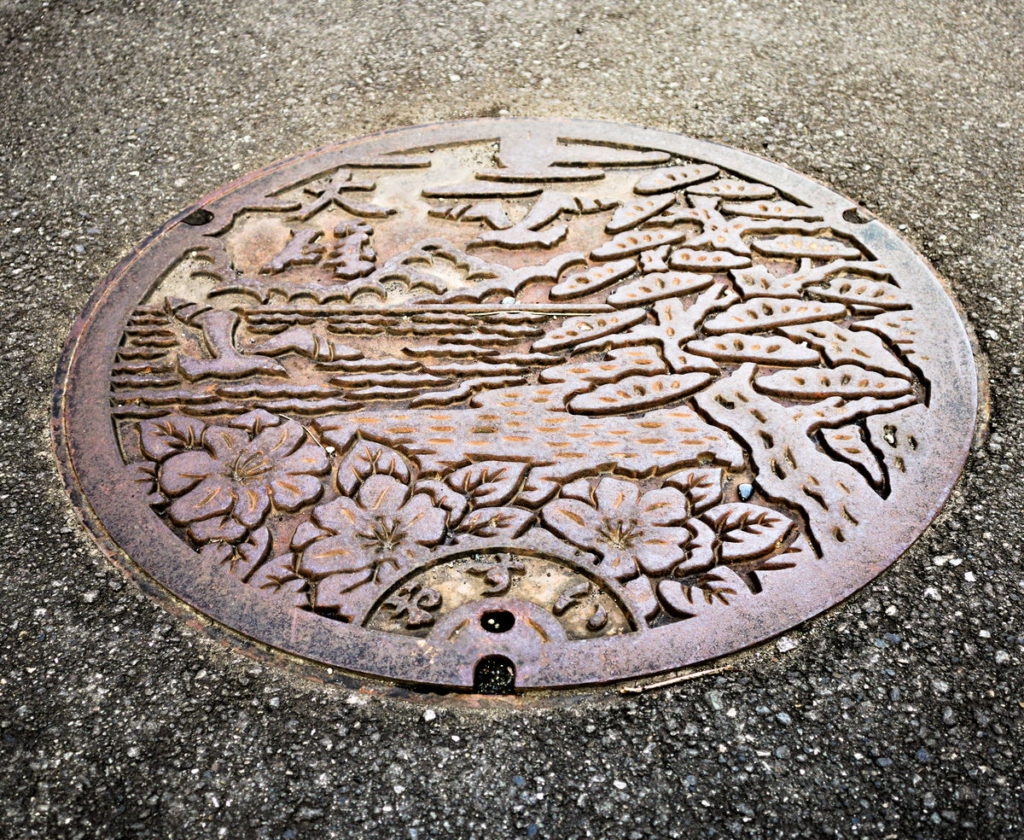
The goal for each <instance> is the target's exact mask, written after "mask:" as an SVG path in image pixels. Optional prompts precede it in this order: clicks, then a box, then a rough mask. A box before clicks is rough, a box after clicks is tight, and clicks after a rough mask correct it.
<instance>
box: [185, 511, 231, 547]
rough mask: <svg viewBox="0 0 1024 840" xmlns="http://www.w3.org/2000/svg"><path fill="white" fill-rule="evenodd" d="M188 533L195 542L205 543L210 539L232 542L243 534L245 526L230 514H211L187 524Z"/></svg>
mask: <svg viewBox="0 0 1024 840" xmlns="http://www.w3.org/2000/svg"><path fill="white" fill-rule="evenodd" d="M188 535H189V536H190V537H191V538H192V539H193V540H195V541H196V542H197V543H207V542H210V541H211V540H219V541H221V542H228V543H233V542H238V541H239V540H240V539H242V537H244V536H245V528H243V527H242V526H241V525H239V524H238V523H237V522H235V520H234V519H232V518H231V517H230V516H211V517H210V518H209V519H201V520H200V521H198V522H193V523H192V524H191V525H189V526H188Z"/></svg>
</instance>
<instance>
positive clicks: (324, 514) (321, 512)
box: [313, 496, 363, 535]
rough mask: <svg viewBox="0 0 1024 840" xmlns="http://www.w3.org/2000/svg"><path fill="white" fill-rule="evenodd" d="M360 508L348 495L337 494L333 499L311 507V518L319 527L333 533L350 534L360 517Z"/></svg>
mask: <svg viewBox="0 0 1024 840" xmlns="http://www.w3.org/2000/svg"><path fill="white" fill-rule="evenodd" d="M362 512H363V511H362V508H360V507H359V504H358V502H356V501H355V500H354V499H350V498H349V497H348V496H339V497H338V498H337V499H335V500H334V501H331V502H328V503H327V504H324V505H320V506H319V507H317V508H314V509H313V519H314V520H316V523H317V524H318V525H319V526H320V527H321V528H326V529H327V530H328V531H332V532H334V533H335V534H349V535H351V534H352V533H353V532H354V531H355V529H356V526H357V525H358V524H359V521H360V519H361V518H362Z"/></svg>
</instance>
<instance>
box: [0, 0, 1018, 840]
mask: <svg viewBox="0 0 1024 840" xmlns="http://www.w3.org/2000/svg"><path fill="white" fill-rule="evenodd" d="M1022 32H1024V5H1022V4H1021V3H1018V2H979V3H952V2H940V3H926V2H921V0H908V1H907V2H895V1H894V0H888V2H883V1H882V0H878V2H831V1H830V0H805V2H798V0H793V2H763V3H760V2H747V3H744V2H727V1H726V0H722V2H706V3H699V4H698V3H690V2H655V0H645V2H580V0H570V2H501V3H499V2H487V3H484V2H466V3H455V2H424V3H409V2H358V3H357V2H347V0H344V1H342V2H330V3H328V2H319V3H317V2H309V0H288V2H281V0H262V1H261V2H253V0H232V2H225V0H205V2H176V3H172V2H165V3H157V2H150V3H141V2H139V3H129V2H117V1H116V0H63V1H62V2H51V3H46V2H38V0H25V2H17V1H16V0H2V1H0V37H2V39H3V44H4V47H3V49H2V50H0V257H2V260H0V273H2V277H3V283H2V285H0V299H2V310H0V312H2V321H0V323H2V326H3V330H2V333H0V345H2V360H3V372H2V376H0V389H2V400H0V417H2V424H3V425H2V428H0V447H2V457H0V534H2V538H3V554H2V560H0V563H2V565H0V837H3V838H18V839H19V840H20V838H48V839H49V840H52V839H53V838H79V837H80V838H104V840H111V839H112V838H220V837H226V838H245V840H250V838H251V839H252V840H256V839H257V838H259V839H260V840H262V838H268V839H269V838H282V840H285V839H286V838H287V839H290V838H318V840H319V838H345V840H350V838H362V837H367V838H381V840H383V839H384V838H396V839H397V838H403V839H404V838H409V840H427V839H428V838H479V840H485V838H486V840H490V839H491V838H495V840H498V839H499V838H500V840H505V839H506V838H515V837H538V838H554V839H555V840H571V839H572V838H585V837H595V838H630V840H634V839H635V840H640V839H641V838H669V837H680V838H683V837H685V838H692V837H721V838H741V837H751V838H780V837H786V838H800V837H806V838H821V837H843V838H848V837H867V838H900V839H901V840H903V838H929V839H930V838H961V837H972V838H1011V837H1016V836H1020V834H1021V832H1022V831H1024V783H1022V777H1021V763H1022V760H1024V747H1022V731H1021V730H1022V718H1024V708H1022V706H1024V679H1022V674H1021V667H1022V662H1024V623H1022V619H1021V617H1022V597H1024V571H1022V568H1021V547H1022V542H1024V540H1022V537H1021V532H1020V531H1018V528H1020V527H1021V521H1022V516H1024V504H1022V495H1021V471H1022V464H1021V445H1022V443H1024V441H1022V437H1024V406H1022V387H1021V365H1022V361H1021V348H1020V341H1019V330H1020V325H1021V323H1022V311H1021V309H1022V299H1024V269H1022V268H1021V266H1022V264H1024V239H1022V228H1021V217H1022V207H1024V190H1022V186H1024V177H1022V175H1024V172H1022V161H1024V134H1022V129H1024V101H1022V93H1024V66H1022V58H1024V37H1022ZM505 114H509V115H513V116H531V115H532V116H585V117H593V118H604V119H610V120H617V121H623V122H630V123H637V124H644V125H650V126H654V127H657V128H663V129H669V130H674V131H679V132H683V133H687V134H691V135H694V136H696V137H700V138H706V139H714V140H718V141H721V142H724V143H728V144H731V145H734V146H737V147H740V148H743V149H747V150H750V151H754V152H757V153H760V154H763V155H766V156H768V157H770V158H773V159H775V160H778V161H781V162H783V163H785V164H787V165H789V166H791V167H793V168H795V169H797V170H799V171H801V172H804V173H806V174H808V175H811V176H814V177H817V178H819V179H821V180H823V181H825V182H827V183H829V184H831V185H832V186H834V187H836V188H837V189H838V190H839V191H841V192H843V193H845V194H847V195H849V196H850V197H852V198H854V199H856V200H857V201H859V202H861V203H862V204H863V205H865V206H866V207H867V208H869V209H870V210H871V211H873V212H874V213H876V214H877V215H878V216H879V217H881V218H882V219H883V220H884V221H886V222H888V223H890V224H892V225H893V226H898V227H899V229H900V230H901V232H902V233H903V234H904V235H905V236H906V237H907V238H908V239H909V240H910V241H911V242H912V243H913V244H914V245H915V246H916V247H917V248H919V249H920V250H921V251H922V252H923V253H924V254H925V256H926V257H927V258H929V259H930V260H931V261H932V262H933V263H934V265H935V266H936V267H937V268H938V270H939V271H940V272H941V273H942V274H943V275H944V276H945V277H946V278H948V280H949V282H950V284H951V286H952V287H953V289H954V291H955V293H956V295H957V296H958V298H959V300H960V302H961V303H962V305H963V308H964V310H965V312H966V314H967V316H968V318H969V319H970V322H971V324H972V326H973V328H974V330H975V331H976V334H977V337H978V340H979V344H980V348H981V352H982V354H983V355H982V361H983V363H984V362H985V361H986V360H987V365H988V376H989V380H990V386H991V419H990V424H989V428H988V432H987V436H985V435H982V436H979V440H978V443H977V445H976V446H975V449H974V451H973V453H972V456H971V459H970V461H969V464H968V467H967V471H966V473H965V477H964V479H963V481H962V482H961V484H960V485H959V487H958V488H957V490H956V491H955V492H954V495H953V497H952V499H951V500H950V503H949V504H948V506H947V508H946V511H945V513H944V515H943V516H942V517H941V518H940V520H939V521H938V522H936V523H935V524H934V525H933V526H932V527H931V528H930V529H929V530H928V531H927V532H926V533H925V534H924V536H922V537H921V539H920V540H919V541H918V542H917V544H916V545H915V546H914V547H913V548H912V549H911V550H910V551H909V552H908V553H907V554H906V555H905V556H904V557H903V559H902V560H900V561H899V562H898V563H897V564H896V565H895V566H894V567H893V568H892V569H891V570H890V571H889V572H888V573H886V574H885V575H884V576H883V577H882V578H880V579H879V580H877V581H876V582H875V583H874V584H872V585H871V586H869V587H868V588H867V589H866V590H865V591H864V592H863V593H862V594H861V595H859V596H858V597H856V598H854V599H852V600H851V601H849V602H847V603H846V604H844V605H842V606H840V607H838V608H836V609H834V610H833V611H831V612H830V613H829V614H827V615H826V616H825V617H823V618H820V619H818V620H815V621H813V622H811V623H810V624H809V625H807V626H805V627H803V628H800V629H799V630H798V631H795V632H793V633H791V634H789V636H787V637H786V639H785V640H783V641H782V642H779V643H772V644H769V645H767V646H765V647H763V648H761V649H759V650H755V651H753V652H751V653H748V654H745V655H743V656H740V657H737V658H736V659H735V661H734V662H733V665H734V670H731V671H728V672H724V673H720V674H718V675H713V676H708V677H704V678H702V679H697V680H693V681H690V682H687V683H683V684H680V685H678V686H676V687H674V688H670V689H666V690H662V691H657V692H650V693H647V694H643V695H641V696H639V697H635V696H632V697H621V696H618V695H616V694H608V695H603V696H595V697H592V698H589V699H588V698H575V699H573V701H572V702H563V703H559V704H556V705H555V706H549V707H545V706H538V707H531V708H528V709H517V708H509V709H504V708H492V709H489V710H486V711H478V710H473V709H469V708H466V707H465V704H463V705H462V706H461V707H453V706H451V705H450V704H448V703H446V701H445V700H444V699H443V698H437V697H433V696H431V695H423V696H422V697H421V698H419V699H417V700H416V701H415V702H412V701H408V700H401V699H391V698H388V697H381V696H379V695H377V694H372V693H366V692H351V691H349V690H347V689H345V688H344V687H341V686H324V685H319V684H317V683H314V682H311V681H308V680H306V679H304V678H302V677H300V676H297V675H295V674H293V673H290V672H287V671H284V670H282V669H280V668H276V667H271V666H268V665H266V664H262V663H261V662H259V661H255V660H253V659H251V658H249V657H246V656H243V655H241V654H239V653H237V652H236V651H234V650H232V649H229V648H227V647H225V646H223V645H221V644H219V643H218V642H217V641H215V640H212V639H211V638H210V636H209V635H208V634H207V633H204V632H200V631H199V630H197V629H195V628H193V627H192V626H191V625H189V624H188V623H187V622H185V621H183V620H181V619H179V618H175V617H172V616H171V615H170V614H169V613H167V612H166V611H165V610H164V609H162V608H161V607H160V606H158V605H157V604H155V603H154V602H153V601H151V600H150V599H149V598H148V597H147V596H146V595H145V594H144V593H143V592H142V591H141V590H140V588H139V587H138V585H137V584H135V583H133V582H129V581H127V580H125V579H124V578H123V577H122V575H121V574H120V573H119V572H117V571H116V570H115V569H114V568H113V567H112V566H111V565H110V563H109V562H108V561H107V560H105V559H104V558H103V556H102V555H101V554H100V553H99V552H98V550H96V549H95V548H94V547H93V545H92V543H91V542H90V540H89V539H88V538H87V536H85V534H84V532H83V530H82V529H81V528H80V526H79V525H78V524H77V521H76V520H75V518H74V515H73V512H72V511H71V508H70V505H69V503H68V501H67V499H66V497H65V495H64V493H63V491H62V489H61V487H60V483H59V480H58V478H57V473H56V470H55V467H54V463H53V458H52V455H51V453H50V441H49V435H48V429H47V423H48V415H49V400H50V392H51V388H52V381H53V371H54V368H55V365H56V361H57V358H58V355H59V352H60V349H61V345H62V343H63V341H64V337H65V335H66V333H67V330H68V328H69V326H70V324H71V322H72V320H73V318H74V317H75V315H76V313H77V311H78V310H79V309H80V307H81V306H82V305H83V304H84V302H85V300H86V298H87V296H88V294H89V292H90V290H91V289H92V287H93V286H94V285H95V284H96V283H97V282H99V280H100V279H101V278H102V277H103V276H104V275H105V273H106V272H107V271H108V270H109V269H110V268H111V267H112V266H113V265H114V264H115V263H116V261H117V260H118V259H119V258H120V257H121V256H122V255H124V254H125V253H126V252H127V251H128V250H129V249H130V248H131V247H132V246H133V245H134V244H135V243H136V242H138V241H139V240H140V239H141V238H142V237H144V236H145V235H146V234H147V233H148V232H149V231H151V230H152V229H154V228H155V227H157V226H158V225H159V224H160V223H162V222H163V221H164V220H165V219H166V218H167V217H169V216H170V215H171V214H172V213H174V212H175V211H177V210H178V209H180V208H182V207H184V206H186V205H188V204H189V203H191V202H192V201H194V200H195V199H197V198H198V197H200V196H201V195H203V194H205V193H206V192H208V191H210V190H212V189H213V188H215V187H216V186H218V185H220V184H222V183H225V182H227V181H229V180H231V179H232V178H234V177H235V176H237V175H238V174H240V173H242V172H245V171H248V170H251V169H255V168H257V167H260V166H262V165H264V164H267V163H269V162H272V161H274V160H276V159H279V158H282V157H285V156H288V155H290V154H293V153H295V152H297V151H301V150H303V149H306V148H312V147H315V146H319V145H322V144H325V143H328V142H330V141H334V140H338V139H342V138H346V137H354V136H358V135H361V134H364V133H367V132H369V131H373V130H377V129H383V128H388V127H392V126H397V125H404V124H414V123H423V122H432V121H438V120H449V119H457V118H463V117H475V116H494V115H505Z"/></svg>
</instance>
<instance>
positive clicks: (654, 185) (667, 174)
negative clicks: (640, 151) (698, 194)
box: [633, 163, 718, 195]
mask: <svg viewBox="0 0 1024 840" xmlns="http://www.w3.org/2000/svg"><path fill="white" fill-rule="evenodd" d="M717 174H718V167H716V166H711V165H709V164H706V163H691V164H689V165H688V166H670V167H667V168H665V169H658V170H656V171H654V172H652V173H651V174H650V175H645V176H644V177H643V178H641V179H640V180H639V181H637V182H636V186H635V187H633V191H634V192H635V193H637V194H638V195H653V194H655V193H660V192H668V191H670V190H678V189H681V188H683V187H685V186H687V185H689V184H694V183H696V182H697V181H704V180H707V179H708V178H714V177H715V176H716V175H717Z"/></svg>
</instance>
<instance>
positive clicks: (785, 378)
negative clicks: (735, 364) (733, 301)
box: [754, 365, 912, 400]
mask: <svg viewBox="0 0 1024 840" xmlns="http://www.w3.org/2000/svg"><path fill="white" fill-rule="evenodd" d="M754 384H755V385H756V386H757V389H758V390H759V391H762V392H763V393H766V394H771V395H772V396H778V397H790V398H792V399H815V400H817V399H823V398H825V397H843V398H844V399H856V398H859V397H880V398H886V397H901V396H903V395H904V394H909V393H910V392H911V390H912V386H911V384H910V383H909V382H908V381H907V380H906V379H897V378H896V377H892V376H885V375H883V374H881V373H876V372H875V371H873V370H865V369H864V368H862V367H860V366H859V365H840V366H839V367H836V368H824V369H823V368H797V369H796V370H780V371H776V372H775V373H773V374H770V375H768V376H761V377H758V379H756V380H755V382H754Z"/></svg>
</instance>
